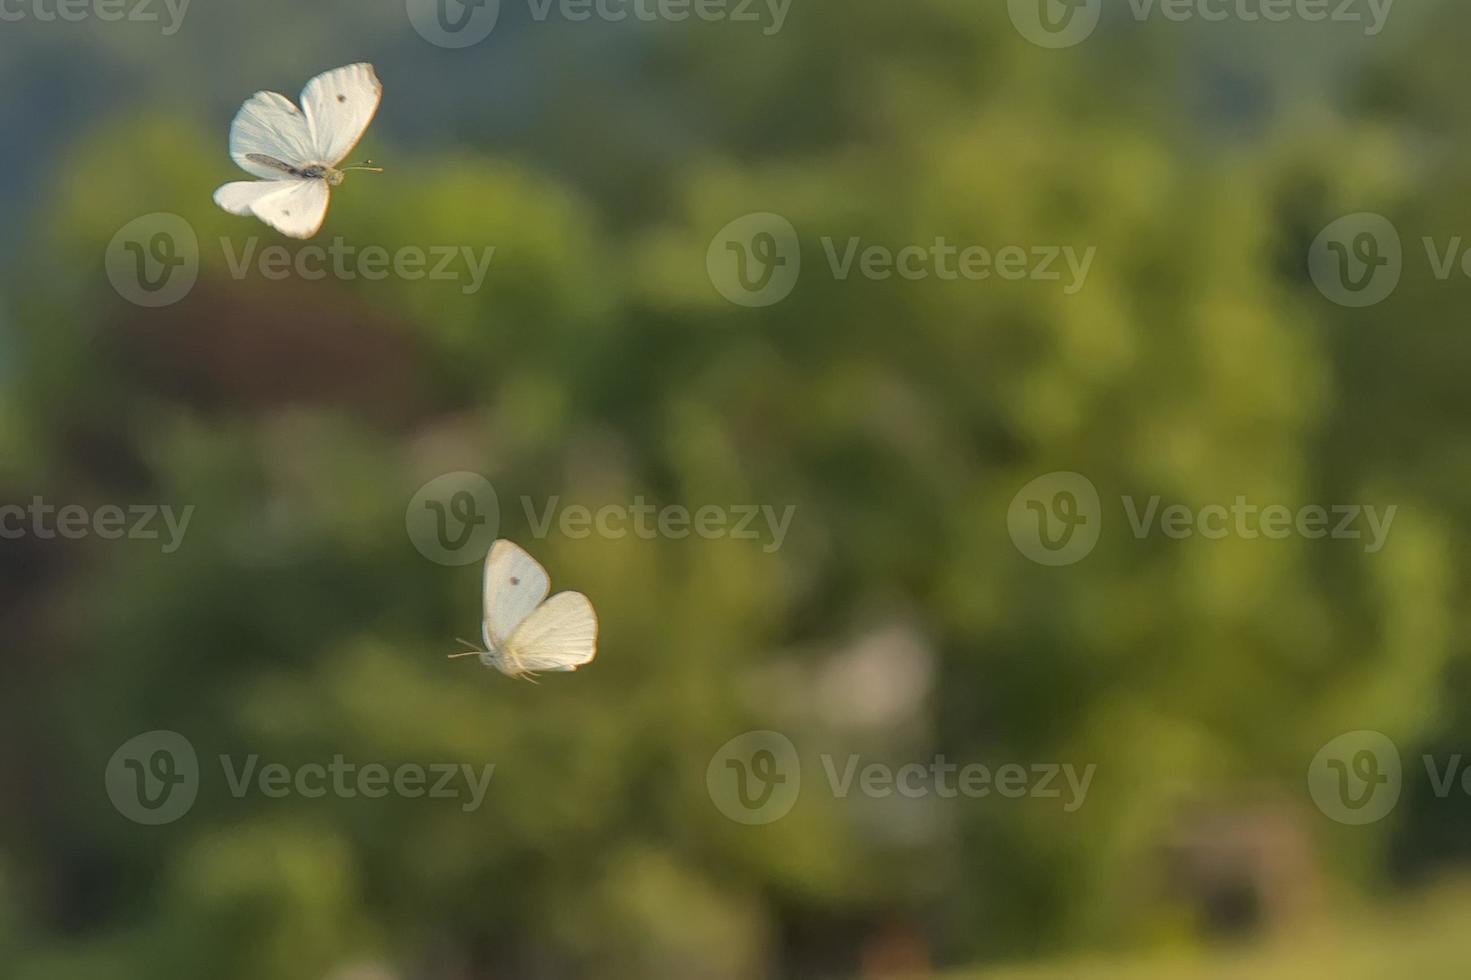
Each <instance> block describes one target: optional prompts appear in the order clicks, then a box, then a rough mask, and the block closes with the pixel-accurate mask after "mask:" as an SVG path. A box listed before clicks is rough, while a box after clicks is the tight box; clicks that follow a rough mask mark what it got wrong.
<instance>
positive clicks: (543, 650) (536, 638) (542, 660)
mask: <svg viewBox="0 0 1471 980" xmlns="http://www.w3.org/2000/svg"><path fill="white" fill-rule="evenodd" d="M597 652H598V614H597V612H596V611H594V610H593V607H592V600H590V599H588V597H587V596H585V595H583V594H582V593H581V592H558V593H557V594H556V595H554V596H552V597H551V598H550V599H548V600H547V601H546V602H544V603H542V604H541V605H540V606H538V607H537V609H536V611H535V612H533V613H532V614H531V615H530V616H527V617H526V621H525V622H523V623H522V624H521V625H520V626H519V627H517V629H516V632H514V633H512V634H511V638H510V639H509V640H508V641H507V642H506V648H505V656H504V659H505V660H506V661H507V662H509V664H510V665H511V666H513V667H515V668H518V669H519V670H520V671H522V672H530V673H533V674H535V673H540V672H542V671H562V670H576V669H577V668H578V667H581V666H582V665H583V664H585V663H590V662H591V661H592V658H593V657H594V656H596V655H597Z"/></svg>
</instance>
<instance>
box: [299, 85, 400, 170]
mask: <svg viewBox="0 0 1471 980" xmlns="http://www.w3.org/2000/svg"><path fill="white" fill-rule="evenodd" d="M382 99H383V84H382V83H381V82H379V81H378V75H377V74H376V73H375V72H374V71H373V66H372V65H369V64H356V65H347V66H346V67H344V68H334V69H333V70H332V71H328V72H323V73H322V74H320V75H318V76H317V77H316V78H313V79H312V80H311V81H309V82H307V83H306V88H305V89H303V90H302V93H301V107H302V109H303V110H304V111H305V113H306V122H307V128H308V130H309V131H310V133H311V137H312V153H313V154H314V155H315V159H313V160H312V161H310V162H313V163H324V164H327V165H328V166H336V165H337V164H339V163H341V162H342V161H343V160H344V159H345V158H346V157H347V155H348V154H349V153H351V152H352V148H353V147H354V146H357V144H358V140H360V139H362V138H363V133H364V132H365V131H366V130H367V128H368V124H369V123H370V122H372V121H373V116H374V114H375V113H377V111H378V103H379V102H380V101H382ZM286 159H288V162H289V158H286Z"/></svg>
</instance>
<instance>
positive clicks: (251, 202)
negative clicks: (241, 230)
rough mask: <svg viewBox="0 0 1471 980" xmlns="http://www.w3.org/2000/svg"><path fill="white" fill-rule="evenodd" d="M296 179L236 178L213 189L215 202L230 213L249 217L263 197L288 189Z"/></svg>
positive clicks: (294, 184) (296, 182) (295, 183)
mask: <svg viewBox="0 0 1471 980" xmlns="http://www.w3.org/2000/svg"><path fill="white" fill-rule="evenodd" d="M299 183H300V181H298V180H236V181H232V182H230V183H228V184H226V185H224V186H223V187H221V188H220V189H219V190H217V191H215V203H216V204H218V205H219V206H220V207H222V208H224V209H225V210H226V211H228V212H230V213H231V214H241V215H245V216H247V217H249V216H250V215H252V214H255V211H254V207H255V203H256V202H257V201H259V200H260V199H261V198H263V197H267V196H269V195H271V194H277V193H280V192H281V191H285V190H290V189H291V188H292V187H295V186H296V185H297V184H299Z"/></svg>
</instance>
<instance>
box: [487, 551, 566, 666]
mask: <svg viewBox="0 0 1471 980" xmlns="http://www.w3.org/2000/svg"><path fill="white" fill-rule="evenodd" d="M483 585H484V596H485V619H484V624H483V626H482V632H483V636H484V639H485V645H486V647H488V648H489V649H491V650H493V651H499V650H500V649H501V648H502V647H503V646H504V645H505V642H506V640H507V638H508V637H510V636H511V634H512V633H514V632H516V628H517V627H518V626H520V625H521V624H522V623H523V622H524V621H525V620H526V618H527V617H528V616H530V615H531V613H532V610H534V609H535V608H536V607H537V606H539V605H541V601H542V600H543V599H545V598H546V597H547V593H548V592H550V591H551V588H552V580H551V578H550V577H549V576H548V575H547V572H546V569H544V568H542V567H541V565H540V564H538V563H537V561H536V559H535V558H532V557H531V556H530V555H529V554H527V553H526V549H524V548H522V547H521V546H520V545H517V544H515V543H513V542H510V541H506V540H504V539H503V540H500V541H497V542H496V543H495V544H494V545H493V546H491V549H490V554H488V555H486V556H485V580H484V583H483Z"/></svg>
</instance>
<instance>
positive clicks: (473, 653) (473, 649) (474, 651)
mask: <svg viewBox="0 0 1471 980" xmlns="http://www.w3.org/2000/svg"><path fill="white" fill-rule="evenodd" d="M455 639H456V640H459V642H461V643H463V644H464V645H465V646H467V647H469V648H470V650H469V652H468V653H451V654H449V655H448V656H449V659H450V660H459V659H460V658H461V657H478V656H480V655H481V654H482V653H484V652H485V651H483V650H481V649H480V648H479V647H477V646H476V645H475V644H473V643H471V642H470V641H469V640H463V639H460V638H459V637H455Z"/></svg>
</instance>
